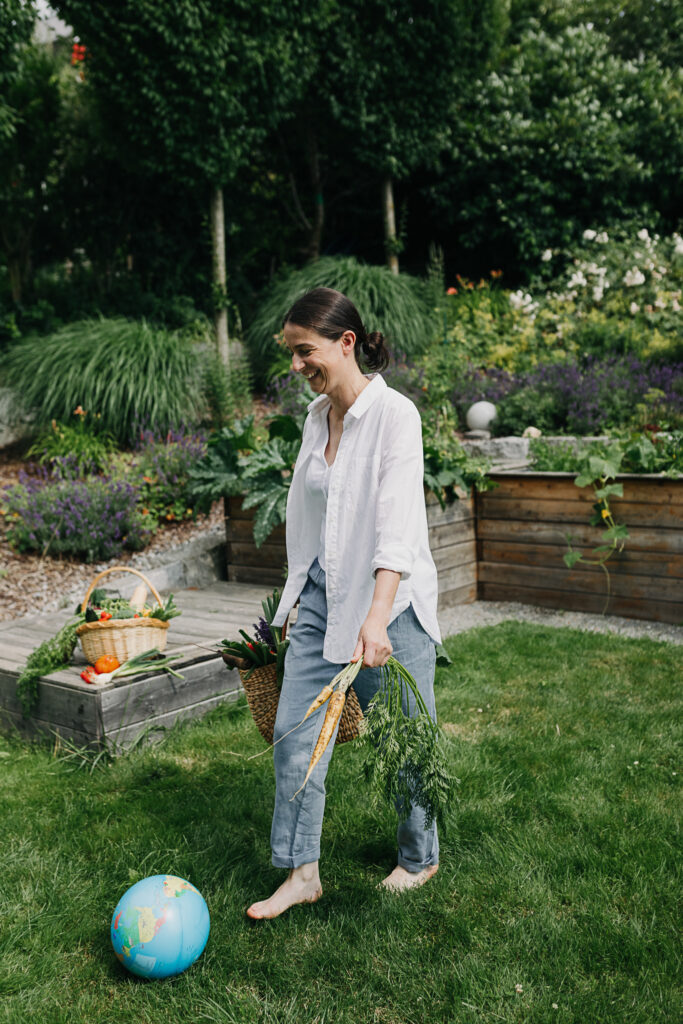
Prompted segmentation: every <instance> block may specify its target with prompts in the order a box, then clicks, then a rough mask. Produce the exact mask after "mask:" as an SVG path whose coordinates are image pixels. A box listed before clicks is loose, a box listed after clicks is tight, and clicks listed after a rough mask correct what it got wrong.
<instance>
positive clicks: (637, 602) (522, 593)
mask: <svg viewBox="0 0 683 1024" xmlns="http://www.w3.org/2000/svg"><path fill="white" fill-rule="evenodd" d="M491 477H492V479H493V480H494V481H495V483H496V485H497V486H496V487H495V488H494V489H493V490H490V491H486V492H484V493H481V494H478V495H477V496H476V530H477V561H478V577H479V585H478V596H479V598H480V599H482V600H487V601H520V602H521V603H523V604H533V605H541V606H544V607H549V608H566V609H568V610H571V611H586V612H601V611H602V610H603V609H605V611H606V612H607V613H609V614H611V615H625V616H627V617H630V618H636V619H650V620H653V621H656V622H672V623H680V622H682V621H683V480H670V479H666V478H663V477H661V476H645V475H644V476H636V475H632V476H626V475H625V476H620V477H617V480H618V481H619V482H621V483H622V484H623V487H624V497H623V499H617V498H613V499H611V501H610V505H611V507H612V511H613V514H614V518H615V519H616V520H617V521H618V522H623V523H624V524H625V525H626V527H627V528H628V531H629V537H628V539H627V541H626V544H625V548H624V550H623V551H622V552H620V553H617V554H615V555H614V556H613V557H611V558H610V559H609V561H608V563H607V568H608V570H609V573H610V589H611V595H610V598H609V601H608V603H607V607H606V608H605V601H606V596H607V587H606V578H605V573H604V571H603V570H602V569H600V568H599V567H592V566H586V565H581V564H577V565H575V566H574V567H573V568H572V569H568V568H567V567H566V566H565V564H564V562H563V557H562V556H563V554H564V552H565V551H566V550H567V542H566V535H567V534H569V535H570V536H571V539H572V547H573V548H574V549H575V550H577V551H581V552H583V553H584V554H586V555H588V554H589V552H590V551H591V550H592V549H593V548H594V547H596V546H597V545H598V544H599V543H601V530H600V529H599V528H597V527H594V526H590V525H589V519H590V516H591V509H592V506H593V504H594V502H595V497H594V492H593V489H592V488H591V487H585V488H578V487H576V485H575V484H574V474H572V473H533V472H524V473H518V472H499V473H492V474H491Z"/></svg>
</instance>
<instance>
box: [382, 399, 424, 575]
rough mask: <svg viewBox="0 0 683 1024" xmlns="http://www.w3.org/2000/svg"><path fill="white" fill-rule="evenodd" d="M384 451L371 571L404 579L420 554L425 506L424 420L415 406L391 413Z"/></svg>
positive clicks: (385, 433) (384, 438)
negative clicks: (384, 570) (422, 518)
mask: <svg viewBox="0 0 683 1024" xmlns="http://www.w3.org/2000/svg"><path fill="white" fill-rule="evenodd" d="M382 448H383V450H382V459H381V463H380V471H379V486H378V497H377V515H376V520H375V555H374V558H373V559H372V562H371V572H372V575H373V576H374V575H375V574H376V572H377V570H378V569H392V570H393V571H394V572H400V574H401V579H402V580H404V579H408V577H409V576H410V575H411V573H412V571H413V565H414V563H415V559H416V557H417V555H418V549H419V542H420V526H421V519H420V510H421V508H422V505H423V504H424V482H423V481H424V456H423V450H422V420H421V419H420V414H419V412H418V411H417V409H416V407H415V406H414V405H412V403H411V404H410V405H405V406H402V407H400V408H396V409H394V410H393V411H392V417H391V420H390V422H389V423H388V424H387V426H386V429H385V431H384V436H383V445H382Z"/></svg>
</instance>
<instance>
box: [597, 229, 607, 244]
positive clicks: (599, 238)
mask: <svg viewBox="0 0 683 1024" xmlns="http://www.w3.org/2000/svg"><path fill="white" fill-rule="evenodd" d="M595 241H596V242H600V244H601V245H604V244H605V242H609V235H608V234H607V232H606V231H601V232H600V234H599V235H596V236H595Z"/></svg>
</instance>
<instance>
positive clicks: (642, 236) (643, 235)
mask: <svg viewBox="0 0 683 1024" xmlns="http://www.w3.org/2000/svg"><path fill="white" fill-rule="evenodd" d="M649 237H650V234H649V232H648V230H647V228H641V229H640V231H639V232H638V238H639V239H640V240H641V242H647V240H648V239H649Z"/></svg>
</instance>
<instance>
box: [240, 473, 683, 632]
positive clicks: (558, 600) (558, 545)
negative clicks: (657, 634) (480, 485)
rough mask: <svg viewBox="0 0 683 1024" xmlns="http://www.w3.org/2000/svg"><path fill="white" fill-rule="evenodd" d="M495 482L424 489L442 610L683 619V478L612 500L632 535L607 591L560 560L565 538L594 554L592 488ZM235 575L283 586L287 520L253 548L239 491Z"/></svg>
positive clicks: (548, 479)
mask: <svg viewBox="0 0 683 1024" xmlns="http://www.w3.org/2000/svg"><path fill="white" fill-rule="evenodd" d="M490 476H491V478H492V479H493V481H494V482H495V484H496V486H495V487H494V488H493V489H492V490H490V491H485V492H482V493H477V494H475V495H473V496H472V495H469V496H468V495H464V494H463V496H462V497H461V498H460V500H459V501H457V502H454V503H453V504H451V505H448V506H447V507H446V508H445V509H441V506H440V505H439V503H438V502H437V500H436V498H435V497H434V495H433V494H431V493H430V492H427V493H426V502H427V521H428V523H429V543H430V547H431V551H432V555H433V557H434V562H435V563H436V567H437V571H438V574H439V603H438V607H439V609H443V608H448V607H452V606H454V605H457V604H466V603H469V602H471V601H474V600H475V599H477V598H478V599H479V600H485V601H519V602H521V603H522V604H532V605H540V606H542V607H549V608H565V609H567V610H569V611H584V612H602V611H603V610H605V611H606V612H607V613H609V614H611V615H624V616H627V617H630V618H636V619H648V620H651V621H655V622H671V623H680V622H682V621H683V480H670V479H667V478H664V477H661V476H635V475H630V476H626V475H625V476H622V477H619V478H618V479H619V480H620V481H621V482H622V483H623V485H624V497H623V499H612V501H611V507H612V510H613V513H614V516H615V519H616V520H617V521H619V522H623V523H625V524H626V526H627V528H628V531H629V537H628V540H627V541H626V545H625V548H624V550H623V551H622V552H620V553H617V554H615V555H614V556H613V557H612V558H610V559H609V562H608V563H607V568H608V570H609V573H610V589H611V593H610V598H609V601H608V602H607V605H606V598H607V581H606V576H605V573H604V571H603V570H602V569H600V568H599V567H592V566H586V565H581V564H577V565H575V566H574V567H573V568H572V569H568V568H567V567H566V565H565V564H564V561H563V555H564V552H565V551H567V541H566V536H567V534H569V535H570V536H571V539H572V546H573V548H574V549H575V550H577V551H581V552H582V553H584V554H586V555H588V554H589V553H590V552H591V551H592V550H593V548H595V547H596V546H597V545H598V544H599V543H601V531H600V530H599V529H598V528H597V527H594V526H591V525H590V524H589V520H590V516H591V511H592V506H593V504H594V502H595V496H594V492H593V489H592V488H590V487H586V488H578V487H576V485H575V484H574V478H575V477H574V474H572V473H535V472H529V471H523V472H520V471H500V472H496V473H492V474H490ZM225 512H226V519H225V525H226V537H227V573H228V579H229V580H236V581H240V582H249V583H256V582H258V583H263V584H267V585H269V586H282V585H283V584H284V580H285V563H286V550H285V527H284V526H280V527H278V528H277V529H276V530H275V531H274V532H273V534H272V535H271V536H270V537H269V538H268V540H267V541H266V542H265V543H264V544H263V545H262V546H261V547H260V548H257V547H256V546H255V544H254V541H253V537H252V524H253V510H252V509H248V510H244V509H243V508H242V501H241V498H230V499H228V500H227V501H226V504H225Z"/></svg>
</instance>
